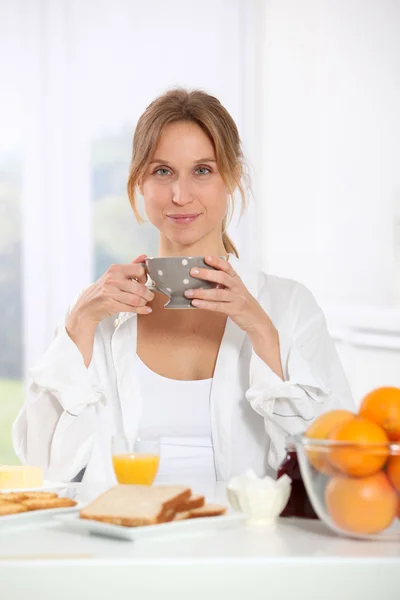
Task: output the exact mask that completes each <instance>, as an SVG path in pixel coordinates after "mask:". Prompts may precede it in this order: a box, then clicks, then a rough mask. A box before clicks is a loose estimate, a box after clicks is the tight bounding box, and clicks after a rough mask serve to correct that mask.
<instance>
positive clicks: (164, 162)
mask: <svg viewBox="0 0 400 600" xmlns="http://www.w3.org/2000/svg"><path fill="white" fill-rule="evenodd" d="M201 162H217V161H216V160H215V158H198V159H197V160H195V161H194V163H193V164H195V165H196V164H197V163H201ZM153 163H162V164H166V165H167V164H168V163H169V161H168V160H163V159H162V158H153V160H151V161H150V164H151V165H152V164H153Z"/></svg>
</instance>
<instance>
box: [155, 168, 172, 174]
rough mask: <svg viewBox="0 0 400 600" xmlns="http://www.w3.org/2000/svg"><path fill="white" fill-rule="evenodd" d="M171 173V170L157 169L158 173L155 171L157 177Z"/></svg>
mask: <svg viewBox="0 0 400 600" xmlns="http://www.w3.org/2000/svg"><path fill="white" fill-rule="evenodd" d="M170 173H171V171H169V169H157V171H155V174H156V175H161V176H163V175H169V174H170Z"/></svg>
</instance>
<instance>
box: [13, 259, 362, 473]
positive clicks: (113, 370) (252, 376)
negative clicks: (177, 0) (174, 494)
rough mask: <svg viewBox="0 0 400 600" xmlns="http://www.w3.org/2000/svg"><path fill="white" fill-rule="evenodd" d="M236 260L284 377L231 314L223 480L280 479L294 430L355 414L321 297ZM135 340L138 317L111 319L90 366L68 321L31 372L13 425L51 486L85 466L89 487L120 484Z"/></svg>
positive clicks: (218, 387)
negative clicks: (245, 475)
mask: <svg viewBox="0 0 400 600" xmlns="http://www.w3.org/2000/svg"><path fill="white" fill-rule="evenodd" d="M230 260H231V262H232V266H233V268H234V269H235V270H236V272H237V273H238V275H239V276H240V277H241V279H242V280H243V282H244V284H245V285H246V287H247V289H248V290H249V292H250V293H251V294H252V295H253V296H254V297H255V298H257V300H258V301H259V302H260V304H261V306H262V307H263V308H264V310H265V311H266V313H267V314H268V315H269V317H270V318H271V320H272V322H273V323H274V325H275V327H276V328H277V330H278V332H279V338H280V352H281V360H282V367H283V372H284V377H285V381H282V380H281V379H280V378H279V377H278V376H277V375H276V374H275V373H274V372H273V371H272V370H271V369H270V367H269V366H268V365H267V364H266V363H264V362H263V361H262V360H261V358H259V357H258V356H257V355H256V354H255V352H254V351H253V349H252V346H251V343H250V339H249V338H248V336H247V335H246V334H245V333H244V332H243V331H242V330H241V329H240V328H239V327H237V325H235V323H234V322H233V321H232V320H231V319H229V318H228V320H227V323H226V328H225V332H224V335H223V339H222V342H221V346H220V350H219V353H218V358H217V363H216V367H215V372H214V377H213V382H212V388H211V396H210V409H211V431H212V441H213V447H214V456H215V468H216V473H217V479H218V480H228V479H230V478H231V477H232V476H234V475H238V474H240V473H242V472H243V471H244V470H246V469H247V468H253V469H254V470H255V471H256V473H258V474H259V475H262V474H265V473H270V474H271V472H273V471H275V470H276V469H277V468H278V466H279V463H280V462H281V461H282V459H283V458H284V456H285V434H286V433H287V434H295V433H300V432H302V431H304V429H305V428H306V427H307V426H308V425H309V424H310V423H311V421H312V420H313V419H314V418H315V417H316V416H317V415H319V414H320V413H322V412H325V411H327V410H330V409H333V408H338V407H342V408H348V409H351V410H352V409H354V404H353V400H352V397H351V392H350V389H349V386H348V384H347V381H346V377H345V375H344V372H343V369H342V367H341V364H340V361H339V358H338V355H337V353H336V350H335V347H334V344H333V341H332V339H331V337H330V336H329V333H328V331H327V326H326V321H325V317H324V315H323V313H322V311H321V309H320V308H319V306H318V305H317V303H316V302H315V300H314V298H313V296H312V294H311V293H310V292H309V291H308V290H307V288H305V287H304V286H303V285H300V284H299V283H296V282H294V281H291V280H288V279H281V278H278V277H273V276H269V275H266V274H264V273H262V272H259V271H256V270H254V269H252V268H249V267H248V266H245V265H244V264H243V263H242V262H241V261H240V260H238V259H236V258H235V257H234V256H231V257H230ZM204 318H207V315H206V314H205V315H204ZM136 337H137V316H136V315H135V314H134V313H120V314H119V315H115V316H114V317H112V318H107V319H104V320H103V321H102V322H101V323H100V324H99V325H98V327H97V329H96V335H95V343H94V351H93V358H92V361H91V364H90V366H89V368H86V367H85V365H84V362H83V359H82V355H81V354H80V352H79V350H78V348H77V346H76V345H75V344H74V342H72V340H71V339H70V338H69V336H68V334H67V333H66V330H65V327H64V325H63V326H62V327H60V328H59V329H58V330H57V332H56V336H55V338H54V340H53V342H52V343H51V345H50V347H49V348H48V350H47V352H46V353H45V354H44V356H43V358H42V360H41V361H40V362H39V364H37V365H36V367H34V368H33V369H31V370H30V372H29V377H30V386H29V390H28V394H27V397H26V399H25V403H24V405H23V407H22V409H21V411H20V413H19V415H18V417H17V419H16V421H15V423H14V426H13V444H14V448H15V451H16V453H17V455H18V457H19V458H20V459H21V461H22V462H23V463H28V464H35V465H39V466H41V467H42V468H43V469H44V472H45V477H46V479H50V480H58V481H60V480H61V481H69V480H71V479H73V478H74V477H76V475H77V474H78V473H79V472H80V471H81V469H83V468H85V467H86V471H85V474H84V481H92V482H109V483H113V482H115V478H114V473H113V469H112V462H111V436H112V434H114V433H116V432H125V433H129V434H135V433H136V432H137V431H138V427H139V422H140V416H141V411H142V400H141V397H140V394H139V386H138V385H137V382H136V381H135V378H134V368H133V366H134V361H135V359H136Z"/></svg>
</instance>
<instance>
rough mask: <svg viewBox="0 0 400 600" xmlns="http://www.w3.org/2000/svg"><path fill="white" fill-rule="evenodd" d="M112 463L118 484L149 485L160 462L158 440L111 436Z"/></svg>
mask: <svg viewBox="0 0 400 600" xmlns="http://www.w3.org/2000/svg"><path fill="white" fill-rule="evenodd" d="M112 462H113V466H114V473H115V476H116V478H117V481H118V483H125V484H141V485H151V484H152V483H153V481H154V479H155V477H156V475H157V471H158V465H159V462H160V442H159V439H158V438H157V437H155V436H151V437H150V436H147V437H146V436H144V437H143V436H140V437H136V436H130V435H125V434H116V435H113V437H112Z"/></svg>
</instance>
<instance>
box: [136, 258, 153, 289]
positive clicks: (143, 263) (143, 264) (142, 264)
mask: <svg viewBox="0 0 400 600" xmlns="http://www.w3.org/2000/svg"><path fill="white" fill-rule="evenodd" d="M135 264H137V265H140V266H141V267H144V270H145V271H146V273H147V277H148V278H150V275H149V273H148V271H147V265H146V263H145V262H140V263H135ZM147 289H148V290H150V291H151V292H158V289H157V288H156V286H155V285H148V286H147Z"/></svg>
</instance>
